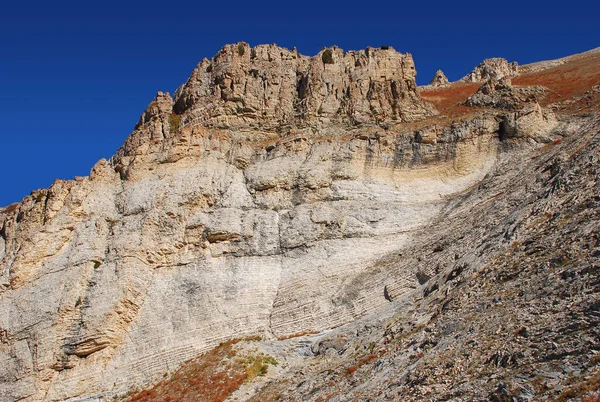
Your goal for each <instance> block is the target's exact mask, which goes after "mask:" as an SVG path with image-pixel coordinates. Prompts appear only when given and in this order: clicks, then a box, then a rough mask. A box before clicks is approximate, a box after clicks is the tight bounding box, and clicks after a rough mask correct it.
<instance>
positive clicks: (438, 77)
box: [429, 70, 450, 88]
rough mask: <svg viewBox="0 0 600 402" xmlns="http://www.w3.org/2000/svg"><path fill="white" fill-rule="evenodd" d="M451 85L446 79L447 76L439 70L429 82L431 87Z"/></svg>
mask: <svg viewBox="0 0 600 402" xmlns="http://www.w3.org/2000/svg"><path fill="white" fill-rule="evenodd" d="M448 85H450V81H448V78H447V77H446V74H444V72H443V71H442V70H437V71H436V72H435V74H434V75H433V78H432V79H431V81H430V82H429V86H431V87H438V88H439V87H445V86H448Z"/></svg>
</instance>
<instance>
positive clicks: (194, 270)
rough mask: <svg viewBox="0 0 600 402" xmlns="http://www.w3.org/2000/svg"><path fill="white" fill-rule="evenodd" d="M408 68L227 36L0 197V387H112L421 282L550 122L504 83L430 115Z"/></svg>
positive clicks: (87, 392)
mask: <svg viewBox="0 0 600 402" xmlns="http://www.w3.org/2000/svg"><path fill="white" fill-rule="evenodd" d="M488 64H489V63H488ZM500 64H502V63H500ZM510 68H512V67H510V66H509V70H510ZM480 70H481V71H482V72H481V74H480V76H481V77H484V76H485V77H487V76H488V75H490V76H495V75H497V74H494V73H492V72H490V71H488V70H487V69H486V68H482V69H480ZM510 71H512V70H510ZM510 71H509V72H510ZM415 74H416V73H415V70H414V64H413V61H412V58H411V56H410V55H408V54H400V53H397V52H395V51H394V50H393V49H391V48H380V49H372V48H368V49H366V50H364V51H357V52H343V51H342V50H341V49H338V48H335V47H334V48H329V49H324V50H323V51H322V52H320V53H319V54H318V55H317V56H315V57H312V58H309V57H306V56H302V55H300V54H298V53H297V52H296V51H295V50H292V51H290V50H287V49H282V48H279V47H277V46H274V45H261V46H257V47H255V48H250V47H249V46H248V45H247V44H245V43H240V44H235V45H228V46H225V47H224V48H223V49H222V50H221V51H220V52H219V53H218V54H217V55H216V56H215V57H214V58H213V59H212V60H210V61H209V60H204V61H202V62H201V63H200V64H199V65H198V67H197V68H196V69H195V70H194V71H193V73H192V76H191V77H190V78H189V80H188V81H187V82H186V83H185V84H184V85H183V86H182V87H181V88H179V89H178V90H177V91H176V92H175V94H174V96H173V98H172V97H171V96H170V94H168V93H163V92H159V93H158V94H157V96H156V98H155V99H154V100H153V101H152V102H151V103H150V105H149V106H148V108H147V109H146V111H145V112H144V113H143V114H142V116H141V118H140V121H139V123H138V125H137V126H136V128H135V130H134V132H133V133H132V134H131V136H130V137H129V138H128V139H127V140H126V142H125V144H123V146H122V147H121V148H120V149H119V151H118V152H117V153H116V154H115V156H114V157H113V158H111V159H110V160H101V161H99V162H98V163H97V164H96V165H95V166H94V167H93V168H92V170H91V172H90V175H89V177H83V178H77V179H76V180H73V181H56V182H55V183H54V184H53V185H52V186H51V187H50V188H49V189H44V190H38V191H34V192H33V193H32V194H31V196H29V197H26V198H25V199H24V200H23V201H22V202H20V203H18V204H15V205H12V206H10V207H8V208H4V209H0V294H1V297H2V299H1V304H0V341H1V344H0V361H2V362H6V363H5V364H2V365H0V399H3V400H24V401H38V400H46V401H57V400H63V399H68V398H75V397H87V396H94V395H95V396H94V397H95V398H112V396H113V395H119V394H122V393H124V392H125V391H127V390H129V389H130V388H131V387H132V386H134V385H139V384H145V383H147V382H152V381H155V380H157V379H159V378H162V377H163V375H165V373H169V372H172V371H173V370H174V369H176V368H177V367H178V366H179V365H180V364H181V363H182V362H184V361H186V360H188V359H190V358H193V357H195V356H197V355H198V354H200V353H201V352H203V351H206V350H208V349H209V348H211V347H213V346H215V345H217V344H219V343H220V342H222V341H224V340H227V339H232V338H241V337H244V336H250V335H252V336H255V335H260V336H261V337H262V339H264V340H266V341H274V340H276V339H278V338H279V339H281V338H287V337H292V336H294V335H297V334H299V333H307V332H323V331H327V330H330V329H332V328H336V327H343V326H344V325H348V324H350V323H353V322H355V321H356V320H360V319H361V318H362V317H368V316H370V317H372V316H373V315H376V314H378V312H380V311H388V310H386V309H390V308H392V307H390V306H395V307H393V308H398V306H399V304H397V303H396V301H399V300H403V299H404V298H405V297H406V296H407V295H409V294H412V293H411V292H415V291H419V292H420V291H421V289H423V287H431V286H433V284H434V283H435V281H437V280H439V276H440V275H442V273H443V272H445V270H447V266H446V265H447V264H449V262H448V261H450V260H452V261H460V258H461V253H462V252H463V251H464V252H466V250H467V248H468V247H470V246H471V242H472V241H474V240H473V236H479V235H480V233H479V232H473V233H471V234H468V235H467V234H466V233H467V230H466V229H465V236H467V237H468V239H467V240H468V241H467V240H465V241H464V242H461V241H460V238H458V237H457V240H456V242H457V244H456V245H455V246H453V247H452V250H453V253H455V254H453V255H450V254H448V253H446V252H443V253H440V252H441V251H443V250H444V249H445V248H446V247H447V246H445V245H438V244H436V245H432V249H431V250H430V251H431V252H432V253H439V254H436V255H439V256H442V257H443V258H442V259H439V260H438V259H435V258H434V259H433V260H434V262H432V263H424V262H423V260H422V256H421V255H420V254H419V253H418V252H415V250H417V249H418V250H423V248H426V247H427V246H426V244H427V239H428V238H429V236H430V235H431V234H432V233H435V232H437V229H436V224H439V222H445V221H444V219H445V217H447V216H448V214H449V213H450V212H449V211H451V210H449V209H448V208H449V205H456V203H458V204H460V200H461V199H462V198H461V197H462V194H465V192H469V191H471V190H472V189H473V188H476V187H477V186H478V185H480V184H481V183H482V180H484V178H485V177H486V176H489V175H490V174H492V173H494V172H497V169H498V162H499V161H500V160H501V161H503V163H508V162H507V161H510V158H511V155H512V153H511V152H515V150H519V152H521V153H520V155H521V156H522V155H523V154H524V153H526V152H528V150H530V149H534V148H536V146H537V143H538V142H540V139H541V138H542V137H543V138H544V141H552V140H557V141H558V140H560V139H562V137H563V136H564V135H565V134H564V130H563V131H560V132H558V131H555V130H554V129H555V127H556V126H557V124H558V121H557V120H556V119H554V120H553V119H552V118H550V117H548V116H550V114H549V112H548V110H547V108H546V107H542V106H541V103H537V102H533V101H531V102H530V101H529V100H527V99H525V100H524V99H522V98H521V97H518V96H517V97H516V98H515V99H514V102H515V108H514V109H512V108H502V107H498V105H497V103H493V102H492V103H490V102H487V101H485V99H484V101H482V102H480V103H477V104H476V105H475V104H474V105H472V106H477V107H476V108H466V107H464V106H461V107H462V108H464V109H469V112H468V113H467V114H464V115H462V116H460V117H458V118H456V119H453V120H451V121H450V120H449V119H447V118H445V117H443V116H440V117H434V116H436V109H435V107H434V106H432V105H431V104H429V103H428V102H426V101H424V100H423V99H422V98H421V96H420V95H419V93H418V92H417V90H416V85H415V81H414V78H415ZM507 74H508V73H507ZM485 85H488V84H485ZM489 85H491V84H489ZM449 88H451V87H449ZM447 89H448V88H444V90H447ZM486 91H487V90H486ZM495 91H499V90H498V89H497V88H496V87H495V86H494V87H493V88H491V89H490V91H488V92H489V93H487V92H486V93H484V92H485V91H484V90H481V91H480V92H479V93H481V94H483V95H486V96H487V95H490V96H492V98H493V96H495V95H494V93H495ZM500 92H501V93H500V95H499V96H500V98H503V99H505V98H506V96H505V94H504V93H503V92H502V91H500ZM509 92H510V91H509ZM511 93H512V92H511ZM473 99H475V98H473ZM486 99H487V98H486ZM494 99H495V98H494ZM511 99H512V98H511ZM461 102H464V99H463V100H461ZM540 119H541V120H540ZM563 128H564V127H563ZM523 133H529V134H523ZM531 133H535V135H534V134H531ZM502 166H504V165H502ZM503 191H504V190H503ZM475 198H477V197H475ZM477 202H479V201H477V200H475V201H473V205H479V204H477ZM481 202H482V203H487V201H486V200H484V199H483V198H482V200H481ZM449 203H453V204H449ZM469 205H471V204H469ZM469 205H467V204H465V206H464V208H468V207H469ZM482 205H486V204H482ZM481 214H483V215H484V212H482V213H481ZM461 216H462V215H461ZM495 216H496V215H494V217H495ZM461 219H462V218H461ZM490 219H492V218H490ZM493 219H496V218H493ZM498 219H501V218H500V217H499V215H498ZM478 233H479V234H478ZM417 246H418V247H417ZM415 247H416V248H415ZM438 248H439V249H438ZM427 261H429V260H427ZM444 275H445V274H444ZM431 278H433V279H431ZM430 279H431V280H430ZM394 303H396V304H394ZM398 303H399V302H398ZM432 308H434V307H432ZM435 308H437V307H435ZM424 322H425V321H424ZM358 333H359V332H356V334H358ZM357 336H358V335H357ZM282 342H283V341H282ZM333 343H335V342H333ZM333 343H332V344H333ZM338 343H339V342H338ZM338 343H335V344H336V345H337V344H338ZM291 345H292V346H293V344H291ZM313 349H314V350H316V351H317V352H313V353H317V354H319V353H321V352H320V347H319V345H314V348H313ZM326 349H327V347H323V350H324V351H326ZM340 350H341V349H340ZM344 350H345V349H344ZM323 353H325V352H323ZM332 353H333V352H332ZM335 353H338V352H335ZM342 353H343V350H342ZM248 395H250V394H248ZM248 395H246V396H248Z"/></svg>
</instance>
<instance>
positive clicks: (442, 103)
mask: <svg viewBox="0 0 600 402" xmlns="http://www.w3.org/2000/svg"><path fill="white" fill-rule="evenodd" d="M480 86H481V84H480V83H478V82H456V83H454V84H451V85H450V86H448V87H446V88H438V89H428V90H424V91H422V92H421V97H422V98H423V99H424V100H425V101H427V102H430V103H432V104H433V105H434V106H435V107H436V109H437V110H438V111H439V112H440V113H441V114H443V115H446V116H459V115H464V114H468V113H471V112H472V111H473V108H471V107H468V106H464V105H461V103H463V102H464V101H465V100H466V99H467V98H468V97H469V96H471V95H473V94H474V93H475V92H476V91H477V89H478V88H479V87H480Z"/></svg>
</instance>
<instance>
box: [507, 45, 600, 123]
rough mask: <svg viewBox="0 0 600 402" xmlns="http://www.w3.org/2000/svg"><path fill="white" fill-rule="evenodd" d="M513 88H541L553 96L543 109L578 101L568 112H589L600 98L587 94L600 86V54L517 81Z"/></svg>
mask: <svg viewBox="0 0 600 402" xmlns="http://www.w3.org/2000/svg"><path fill="white" fill-rule="evenodd" d="M512 84H513V85H521V86H531V85H542V86H544V87H546V88H548V89H549V90H550V93H549V94H548V96H546V97H545V98H544V99H542V100H541V103H542V105H549V104H554V103H559V102H564V101H567V100H571V99H573V98H575V102H574V103H573V104H572V105H571V106H572V107H569V108H568V111H569V112H573V111H578V109H581V108H582V105H585V106H587V107H589V108H593V107H594V106H596V107H597V101H598V99H597V98H598V96H597V95H595V94H592V93H588V94H586V91H589V90H590V89H591V88H592V87H593V86H594V85H598V84H600V53H591V54H582V55H579V56H574V57H573V58H572V59H571V60H569V61H568V62H566V63H565V64H563V65H560V66H556V67H552V68H549V69H547V70H543V71H539V72H535V73H529V74H523V75H522V76H520V77H516V78H514V79H513V80H512ZM588 102H589V105H588Z"/></svg>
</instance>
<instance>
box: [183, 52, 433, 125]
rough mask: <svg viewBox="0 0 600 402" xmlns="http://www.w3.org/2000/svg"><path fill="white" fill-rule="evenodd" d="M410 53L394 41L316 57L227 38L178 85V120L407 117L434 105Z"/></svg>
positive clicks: (354, 120)
mask: <svg viewBox="0 0 600 402" xmlns="http://www.w3.org/2000/svg"><path fill="white" fill-rule="evenodd" d="M415 77H416V71H415V66H414V62H413V60H412V57H411V55H410V54H401V53H398V52H396V51H395V50H394V49H392V48H387V47H386V48H380V49H374V48H367V49H366V50H363V51H350V52H344V51H343V50H342V49H339V48H337V47H333V48H329V49H324V50H322V51H321V52H320V53H319V54H318V55H316V56H314V57H306V56H302V55H300V54H298V53H297V52H296V51H295V50H292V51H290V50H288V49H284V48H280V47H278V46H275V45H261V46H256V47H254V48H250V46H248V44H246V43H239V44H237V45H229V46H225V47H224V48H223V49H222V50H221V51H220V52H219V53H217V55H216V56H215V57H214V58H213V59H212V60H206V59H205V60H203V61H202V62H201V63H200V64H198V67H197V68H196V69H195V70H194V71H193V73H192V76H191V77H190V79H189V80H188V81H187V82H186V83H185V85H183V86H182V87H181V88H179V89H178V90H177V91H176V93H175V107H174V111H175V112H176V113H177V114H184V113H186V114H187V116H186V117H185V119H184V120H183V125H189V124H193V123H197V122H201V123H203V124H205V125H211V126H216V127H244V126H254V127H257V126H260V127H261V128H262V129H265V128H268V127H280V126H282V125H286V124H287V125H289V124H315V123H317V122H328V121H331V120H335V121H340V122H346V123H353V124H356V123H365V122H374V121H384V120H388V119H394V120H398V121H412V120H416V119H420V118H423V117H425V116H428V115H431V114H432V113H433V109H432V108H430V107H428V106H427V105H426V104H424V102H422V101H421V100H420V98H419V95H418V93H417V91H416V83H415Z"/></svg>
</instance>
